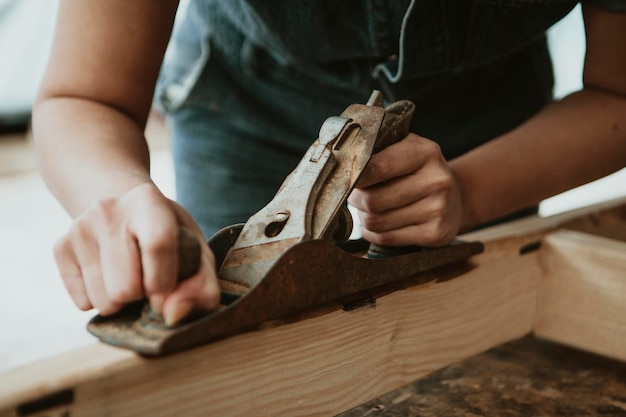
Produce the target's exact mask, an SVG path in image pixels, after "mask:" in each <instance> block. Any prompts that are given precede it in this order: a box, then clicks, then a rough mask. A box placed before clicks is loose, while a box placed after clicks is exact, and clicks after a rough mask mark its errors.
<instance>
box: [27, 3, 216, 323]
mask: <svg viewBox="0 0 626 417" xmlns="http://www.w3.org/2000/svg"><path fill="white" fill-rule="evenodd" d="M177 3H178V2H177V1H174V0H160V1H153V0H133V1H126V0H107V1H104V2H103V1H94V0H89V1H85V0H62V1H61V5H60V9H59V17H58V23H57V29H56V34H55V39H54V46H53V49H52V53H51V58H50V61H49V64H48V68H47V71H46V74H45V76H44V79H43V82H42V85H41V87H40V92H39V97H38V100H37V103H36V106H35V109H34V117H33V130H34V136H35V144H36V152H37V155H38V160H39V166H40V170H41V173H42V176H43V177H44V179H45V181H46V183H47V184H48V186H49V187H50V189H51V190H52V191H53V193H54V194H55V195H56V197H57V198H58V199H59V200H60V201H61V203H62V204H63V205H64V207H65V208H66V209H67V211H68V212H69V213H70V214H71V215H72V216H73V217H74V218H75V222H74V224H73V226H72V228H71V230H70V231H69V232H68V233H67V235H66V236H64V237H63V238H62V239H61V240H60V241H59V243H58V244H57V246H56V248H55V255H56V258H57V263H58V265H59V270H60V272H61V275H62V277H63V279H64V281H65V284H66V287H67V288H68V290H69V292H70V295H72V298H73V299H74V301H75V302H76V304H77V305H78V306H79V307H81V308H83V309H89V308H91V307H96V308H98V309H99V310H100V312H101V313H102V314H109V313H112V312H114V311H116V310H118V309H119V308H120V307H121V306H122V305H123V304H125V303H127V302H130V301H133V300H135V299H138V298H141V297H143V296H144V295H148V296H150V297H151V301H152V302H153V304H154V306H155V308H157V309H158V310H160V309H161V307H163V308H164V310H167V312H165V311H164V313H168V314H166V315H168V316H169V317H170V318H172V317H173V318H174V319H179V318H180V316H181V315H182V314H184V313H185V312H188V310H189V309H191V304H194V303H195V304H197V305H200V306H201V307H204V308H208V307H212V306H213V305H214V304H215V302H216V297H217V295H218V294H217V286H216V283H215V280H214V277H213V276H212V275H211V274H213V272H212V264H211V254H210V252H209V250H208V247H206V246H205V247H204V258H205V262H204V263H203V267H202V270H201V273H200V274H199V275H201V276H200V277H196V279H192V280H189V282H185V284H184V286H181V287H184V288H183V289H182V290H178V289H177V290H176V291H174V286H175V276H176V265H177V259H176V248H175V242H176V239H175V236H176V233H177V230H178V226H180V225H184V226H186V227H188V228H190V229H192V230H194V231H195V232H196V233H197V235H198V237H199V239H202V234H201V232H200V231H199V229H198V227H197V226H196V225H195V223H194V222H193V220H192V219H191V216H189V215H188V214H187V213H186V212H185V211H184V210H183V209H182V208H181V207H180V206H178V205H177V204H175V203H174V202H172V201H170V200H168V199H166V198H165V197H164V196H163V195H162V194H161V193H160V192H159V190H158V189H157V188H156V187H155V186H154V184H153V183H152V181H151V179H150V175H149V154H148V148H147V145H146V141H145V138H144V136H143V131H144V128H145V123H146V119H147V115H148V113H149V110H150V106H151V101H152V96H153V91H154V86H155V83H156V79H157V76H158V72H159V68H160V64H161V61H162V59H163V54H164V51H165V48H166V46H167V42H168V39H169V36H170V32H171V29H172V25H173V21H174V17H175V13H176V8H177ZM210 270H211V271H210ZM209 271H210V272H209ZM185 289H186V290H187V293H186V292H185ZM192 295H193V296H192ZM164 303H165V304H164Z"/></svg>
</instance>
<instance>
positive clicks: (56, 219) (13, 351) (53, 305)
mask: <svg viewBox="0 0 626 417" xmlns="http://www.w3.org/2000/svg"><path fill="white" fill-rule="evenodd" d="M182 6H183V7H181V12H184V10H185V7H184V3H183V5H182ZM56 7H57V1H56V0H0V371H3V370H6V369H9V368H13V367H16V366H19V365H22V364H24V363H27V362H30V361H33V360H36V359H39V358H42V357H46V356H49V355H53V354H55V353H58V352H61V351H66V350H70V349H72V348H75V347H78V346H81V345H85V344H89V343H93V342H94V339H93V338H92V337H91V336H90V335H89V334H88V333H87V332H86V330H85V324H86V322H87V320H88V319H89V318H90V317H92V316H93V314H94V313H93V312H87V313H84V312H81V311H79V310H78V309H76V308H75V307H74V305H73V303H72V302H71V300H70V298H69V297H68V296H67V295H66V293H65V290H64V288H63V285H62V282H61V279H60V278H59V275H58V273H57V271H56V266H55V262H54V258H53V256H52V246H53V245H54V242H55V241H56V240H57V239H58V238H59V237H60V236H61V235H62V234H63V233H64V232H65V231H66V230H67V228H68V227H69V225H70V218H69V217H68V216H67V215H66V214H65V212H64V211H63V209H62V208H61V207H60V206H59V204H58V203H57V202H56V201H55V200H54V198H53V197H52V196H51V195H50V194H49V192H48V191H47V189H46V187H45V185H44V184H43V182H42V181H41V179H40V178H39V176H38V174H37V172H36V162H35V158H34V156H33V153H32V148H31V138H30V132H29V130H28V128H29V120H30V110H31V106H32V103H33V99H34V96H35V92H36V89H37V86H38V83H39V79H40V77H41V74H42V73H43V70H44V66H45V62H46V60H47V55H48V50H49V47H50V43H51V40H52V33H53V29H54V19H55V14H56ZM549 40H550V47H551V51H552V54H553V57H554V61H555V74H556V86H555V95H556V96H557V97H562V96H564V95H566V94H567V93H569V92H571V91H574V90H576V89H578V88H580V86H581V73H582V64H583V56H584V47H585V40H584V34H583V24H582V18H581V12H580V8H579V7H577V8H576V9H574V10H573V11H572V13H570V15H568V17H567V18H566V19H564V20H563V21H561V22H560V23H559V24H557V25H556V26H555V27H554V28H552V29H551V30H550V33H549ZM146 136H147V138H148V141H149V145H150V148H151V151H152V170H153V176H154V178H155V181H156V183H157V184H158V185H159V186H160V187H161V189H162V190H163V191H164V192H165V193H166V194H167V195H168V196H170V197H174V186H173V183H174V181H173V169H172V162H171V157H170V153H169V150H168V138H167V131H166V128H165V124H164V121H163V119H162V117H161V116H160V115H159V114H157V113H154V114H153V115H152V116H151V118H150V122H149V125H148V128H147V131H146ZM624 195H626V170H622V171H620V172H618V173H616V174H614V175H611V176H609V177H607V178H604V179H602V180H599V181H596V182H594V183H592V184H588V185H585V186H583V187H580V188H577V189H575V190H572V191H569V192H567V193H564V194H562V195H559V196H556V197H553V198H551V199H549V200H546V201H544V202H543V203H542V204H541V209H540V213H541V214H542V215H551V214H555V213H558V212H561V211H566V210H569V209H573V208H576V207H581V206H585V205H589V204H593V203H595V202H599V201H604V200H608V199H612V198H616V197H621V196H624Z"/></svg>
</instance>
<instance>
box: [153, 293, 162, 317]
mask: <svg viewBox="0 0 626 417" xmlns="http://www.w3.org/2000/svg"><path fill="white" fill-rule="evenodd" d="M163 302H165V296H164V295H163V294H155V295H153V296H151V297H150V308H151V309H152V311H154V312H155V313H159V314H160V313H161V311H162V310H163Z"/></svg>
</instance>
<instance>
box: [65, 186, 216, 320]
mask: <svg viewBox="0 0 626 417" xmlns="http://www.w3.org/2000/svg"><path fill="white" fill-rule="evenodd" d="M181 226H184V227H186V228H188V229H190V230H193V231H194V233H195V234H196V236H197V238H198V241H199V242H200V243H201V247H202V262H201V266H200V270H199V271H198V273H197V274H196V275H195V276H194V277H192V278H191V279H189V280H188V282H187V281H185V283H184V284H182V285H180V289H179V290H177V291H175V290H174V289H175V288H176V285H177V276H178V273H177V271H178V255H177V241H178V239H177V238H178V231H179V228H180V227H181ZM55 258H56V260H57V265H58V267H59V271H60V273H61V276H62V278H63V281H64V284H65V286H66V288H67V291H68V293H69V294H70V296H71V297H72V300H73V301H74V303H75V304H76V305H77V306H78V307H79V308H81V309H83V310H88V309H90V308H97V309H98V310H99V312H100V314H102V315H109V314H112V313H114V312H116V311H118V310H119V309H120V308H121V307H122V306H123V305H124V304H127V303H129V302H132V301H135V300H139V299H142V298H143V297H146V296H148V297H150V301H151V305H152V306H153V307H154V308H155V309H156V310H157V311H158V312H161V311H162V309H163V308H164V306H165V305H168V309H169V310H168V311H170V312H168V315H169V317H170V320H171V321H172V322H173V321H178V320H180V319H181V318H182V316H183V315H185V314H187V313H189V312H190V311H192V310H207V309H212V308H214V307H215V306H216V305H217V304H218V302H219V288H218V285H217V279H216V276H215V262H214V259H213V255H212V253H211V251H210V249H209V247H208V245H207V244H206V242H205V241H204V238H203V236H202V233H201V232H200V229H199V227H198V226H197V225H196V224H195V222H194V221H193V219H192V218H191V216H190V215H189V214H188V213H187V212H186V211H185V210H183V209H182V207H180V206H178V205H177V204H176V203H174V202H172V201H170V200H168V199H167V198H165V197H164V196H163V195H162V194H161V193H160V192H159V191H158V190H157V189H156V188H155V187H154V186H152V185H146V186H140V187H137V188H136V189H133V190H131V191H130V192H128V193H127V194H125V195H124V196H122V197H120V198H114V199H108V200H103V201H100V202H99V203H98V204H96V205H94V206H93V207H91V208H90V209H89V210H87V211H86V212H85V213H84V214H83V215H81V216H80V217H79V218H77V219H76V220H75V222H74V224H73V225H72V227H71V229H70V231H69V232H68V233H67V234H66V236H65V237H63V238H62V239H61V240H60V241H59V242H58V243H57V245H56V246H55ZM172 295H174V296H173V297H172Z"/></svg>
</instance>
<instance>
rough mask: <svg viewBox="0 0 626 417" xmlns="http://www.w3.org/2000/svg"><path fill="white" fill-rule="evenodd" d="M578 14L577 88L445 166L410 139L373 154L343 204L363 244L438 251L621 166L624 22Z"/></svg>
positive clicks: (592, 10) (624, 149)
mask: <svg viewBox="0 0 626 417" xmlns="http://www.w3.org/2000/svg"><path fill="white" fill-rule="evenodd" d="M583 11H584V18H585V25H586V33H587V55H586V60H585V70H584V84H585V86H584V88H583V90H582V91H579V92H577V93H575V94H572V95H570V96H568V97H566V98H565V99H563V100H561V101H559V102H556V103H553V104H551V105H549V106H547V107H546V108H545V109H543V110H542V111H540V112H539V113H538V114H537V115H536V116H534V117H532V118H531V119H529V120H528V121H527V122H525V123H523V124H522V125H520V126H519V127H517V128H516V129H514V130H512V131H511V132H509V133H507V134H505V135H503V136H501V137H499V138H496V139H494V140H492V141H490V142H488V143H485V144H484V145H482V146H480V147H478V148H476V149H474V150H472V151H470V152H468V153H467V154H465V155H462V156H460V157H459V158H456V159H455V160H452V161H450V162H449V163H446V162H445V161H444V159H443V156H442V155H441V152H440V150H439V149H438V147H437V145H436V144H435V143H434V142H431V141H430V140H428V139H425V138H422V137H420V136H418V135H415V134H410V135H409V136H408V137H407V138H406V139H405V140H403V141H401V142H399V143H397V144H395V145H392V146H390V147H389V148H387V149H385V150H383V151H382V152H380V153H379V154H377V155H374V156H373V157H372V160H371V161H370V164H369V165H368V168H367V170H366V172H365V173H364V175H363V177H362V178H361V180H360V182H359V187H360V189H357V190H355V191H354V192H353V193H352V195H351V197H350V202H351V203H352V204H353V205H354V206H355V207H357V208H358V209H359V216H360V219H361V222H362V224H363V236H364V237H365V238H367V239H368V240H370V241H372V242H375V243H378V244H385V245H409V244H418V245H425V246H437V245H443V244H446V243H449V242H450V241H451V240H452V239H453V238H454V236H455V235H456V234H457V233H458V232H459V231H461V230H465V229H468V228H471V227H473V226H476V225H478V224H481V223H483V222H487V221H489V220H494V219H496V218H498V217H501V216H504V215H506V214H509V213H512V212H515V211H516V210H520V209H522V208H525V207H529V206H531V205H534V204H537V203H539V202H540V201H541V200H543V199H544V198H546V197H549V196H552V195H554V194H557V193H559V192H562V191H565V190H567V189H570V188H572V187H575V186H578V185H581V184H584V183H586V182H589V181H592V180H594V179H597V178H600V177H602V176H604V175H607V174H609V173H611V172H614V171H616V170H618V169H620V168H622V167H624V166H626V76H625V74H626V43H625V42H624V41H623V40H624V39H626V15H624V14H610V13H607V12H605V11H602V10H600V9H598V8H597V7H595V6H592V5H588V4H585V5H584V7H583Z"/></svg>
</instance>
